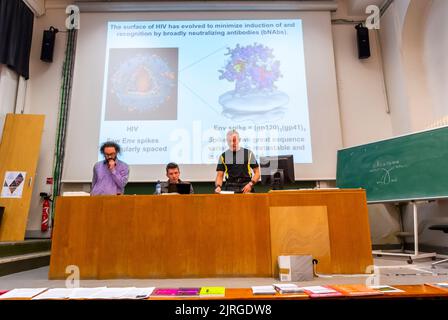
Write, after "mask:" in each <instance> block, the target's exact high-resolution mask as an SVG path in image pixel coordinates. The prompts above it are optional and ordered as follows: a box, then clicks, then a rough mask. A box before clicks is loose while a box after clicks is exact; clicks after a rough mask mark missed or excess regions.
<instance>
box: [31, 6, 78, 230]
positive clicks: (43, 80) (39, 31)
mask: <svg viewBox="0 0 448 320" xmlns="http://www.w3.org/2000/svg"><path fill="white" fill-rule="evenodd" d="M66 17H67V16H66V14H65V6H61V9H48V10H47V11H46V14H45V15H44V16H42V17H40V18H37V19H35V21H34V31H33V41H32V47H31V58H30V79H29V80H28V86H27V94H26V101H25V112H26V113H32V114H45V126H44V132H43V135H42V145H41V151H40V156H39V162H38V167H37V172H36V177H35V179H36V180H35V184H34V189H33V195H32V198H31V206H30V213H29V217H28V225H27V237H41V236H49V234H42V233H41V232H40V223H41V214H42V203H41V201H40V198H39V193H40V192H48V193H51V191H52V189H51V185H47V184H46V178H47V177H52V176H53V156H54V150H55V137H56V128H57V120H58V115H59V113H58V109H59V93H60V87H61V77H62V64H63V60H64V54H65V53H64V51H65V42H66V33H63V32H59V33H57V34H56V42H55V48H54V56H53V62H52V63H47V62H43V61H41V60H40V51H41V44H42V35H43V30H46V29H48V28H49V27H50V26H53V27H55V28H58V29H59V30H65V19H66ZM79 156H82V155H79Z"/></svg>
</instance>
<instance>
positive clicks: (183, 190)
mask: <svg viewBox="0 0 448 320" xmlns="http://www.w3.org/2000/svg"><path fill="white" fill-rule="evenodd" d="M168 193H179V194H190V183H188V182H180V183H170V184H169V186H168Z"/></svg>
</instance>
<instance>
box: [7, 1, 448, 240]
mask: <svg viewBox="0 0 448 320" xmlns="http://www.w3.org/2000/svg"><path fill="white" fill-rule="evenodd" d="M355 1H356V0H355ZM352 2H353V1H350V0H340V1H338V4H339V9H338V11H337V12H336V13H334V14H333V18H346V19H355V18H359V16H356V14H355V15H353V13H352V12H351V11H350V4H351V3H352ZM420 2H422V3H424V5H422V4H418V3H420ZM45 3H46V13H45V15H44V16H42V17H40V18H37V19H35V24H34V35H33V44H32V52H31V61H30V80H29V81H28V82H27V87H26V93H24V97H25V103H24V106H23V108H24V112H25V113H37V114H45V115H46V122H45V129H44V133H43V144H42V148H41V154H40V158H39V165H38V169H37V174H36V183H35V187H34V192H33V198H32V203H31V209H30V215H29V221H28V226H27V235H28V236H32V237H40V236H43V237H45V236H48V234H47V235H42V234H41V233H40V231H39V229H40V214H41V203H40V200H39V192H43V191H47V192H48V191H50V186H48V185H46V184H45V180H46V177H50V176H51V175H52V164H53V153H54V144H55V132H56V124H57V117H58V113H57V110H58V103H59V89H60V78H61V71H62V70H61V69H62V62H63V56H64V48H65V40H66V34H65V33H58V34H57V36H56V38H57V40H56V45H55V51H54V61H53V63H51V64H48V63H44V62H42V61H40V60H39V57H40V46H41V41H42V32H43V30H44V29H48V27H49V26H51V25H52V26H54V27H56V28H59V29H60V30H63V29H64V26H65V18H66V14H65V7H66V5H67V4H68V3H70V1H67V2H65V3H64V1H51V0H47V1H46V2H45ZM447 5H448V1H447V2H445V1H444V0H434V1H424V0H413V1H410V0H395V1H394V2H393V4H392V5H391V6H390V7H389V9H388V10H387V12H386V13H385V15H384V16H383V17H382V19H381V29H380V31H379V32H376V31H371V32H370V44H371V53H372V56H371V58H369V59H367V60H358V58H357V53H356V38H355V32H354V28H353V25H347V24H334V25H333V28H332V31H333V42H334V55H335V66H336V74H337V84H338V95H339V108H340V121H341V128H342V137H343V143H344V146H347V147H348V146H352V145H357V144H362V143H367V142H370V141H375V140H379V139H384V138H388V137H391V136H393V135H397V134H403V133H407V132H412V131H415V130H421V129H423V128H425V127H427V126H429V125H431V123H433V122H435V121H437V120H439V119H441V118H443V117H444V116H445V115H446V114H447V110H446V108H447V106H444V105H443V103H442V102H443V101H446V98H447V96H446V95H447V93H446V92H444V91H443V90H442V89H443V88H447V87H448V79H447V74H448V70H447V66H448V65H447V61H446V60H443V56H440V54H441V53H442V52H443V50H441V49H442V48H444V49H445V50H446V49H448V48H447V40H446V39H448V37H447V34H446V32H447V31H446V30H448V25H447V24H448V21H445V19H444V16H446V14H448V6H447ZM422 8H423V9H424V10H425V11H424V12H425V15H424V17H423V19H422V16H421V15H419V16H417V15H416V14H415V12H417V11H415V10H422ZM415 20H417V21H418V25H419V26H420V27H419V28H417V27H416V26H414V25H415ZM420 20H422V21H420ZM413 21H414V22H413ZM81 27H82V20H81ZM413 35H416V37H414V36H413ZM417 35H418V36H417ZM416 38H417V39H418V41H417V40H416ZM405 40H406V41H405ZM380 43H381V45H380ZM404 48H406V52H404V51H403V50H404ZM416 61H417V62H419V63H417V64H416ZM442 64H443V65H442ZM383 68H384V73H383ZM386 89H387V90H386ZM16 90H17V77H15V76H14V74H13V73H12V72H10V71H9V70H8V69H7V68H5V67H3V68H1V69H0V125H1V126H2V125H3V122H2V121H4V114H5V113H7V112H11V111H13V110H14V106H15V100H16V99H15V94H16ZM386 91H387V94H386ZM20 92H21V90H19V93H20ZM19 100H20V99H19ZM422 103H424V105H422ZM388 108H390V113H388V112H387V109H388ZM0 129H1V127H0ZM80 130H82V128H80ZM67 152H68V153H69V152H70V149H68V150H67ZM73 156H74V157H82V155H73ZM447 205H448V204H445V203H443V202H438V203H437V205H434V204H432V205H430V206H429V207H428V208H424V209H425V210H426V211H428V212H429V214H430V215H431V216H432V215H434V216H435V217H439V216H440V215H441V214H440V213H441V211H442V210H443V209H444V208H445V207H446V206H447ZM369 214H370V221H371V228H372V240H373V243H375V244H381V243H390V242H394V241H395V242H396V239H395V238H394V237H393V233H394V232H395V231H397V230H398V227H399V225H398V221H397V213H396V212H394V210H393V208H390V207H387V206H382V205H376V206H370V207H369ZM423 240H425V241H426V240H427V241H429V242H431V241H439V240H440V235H439V236H436V237H435V238H434V237H433V235H428V237H427V238H425V237H424V238H423V239H422V241H423Z"/></svg>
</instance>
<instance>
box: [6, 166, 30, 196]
mask: <svg viewBox="0 0 448 320" xmlns="http://www.w3.org/2000/svg"><path fill="white" fill-rule="evenodd" d="M25 177H26V172H22V171H6V172H5V179H4V180H3V184H2V193H1V196H0V197H1V198H22V193H23V185H24V184H25Z"/></svg>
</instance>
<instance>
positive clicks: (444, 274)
mask: <svg viewBox="0 0 448 320" xmlns="http://www.w3.org/2000/svg"><path fill="white" fill-rule="evenodd" d="M431 262H433V261H431V260H429V259H428V260H419V261H416V262H414V264H412V265H410V264H407V263H406V259H404V258H401V257H381V258H375V259H374V264H375V273H374V274H373V275H319V276H318V277H315V278H314V279H313V280H310V281H304V282H296V283H297V284H299V285H303V286H305V285H306V286H310V285H325V284H354V283H366V284H368V285H370V284H388V285H397V284H402V285H406V284H424V283H435V282H447V281H448V263H444V264H440V265H438V266H437V267H436V269H432V268H431ZM276 282H278V279H276V278H198V279H118V280H81V281H80V283H79V285H80V286H81V287H99V286H107V287H127V286H132V287H201V286H224V287H226V288H249V287H251V286H256V285H270V284H272V283H276ZM42 287H45V288H61V287H65V280H48V267H43V268H38V269H34V270H29V271H25V272H19V273H15V274H11V275H7V276H3V277H0V290H10V289H13V288H42Z"/></svg>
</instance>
